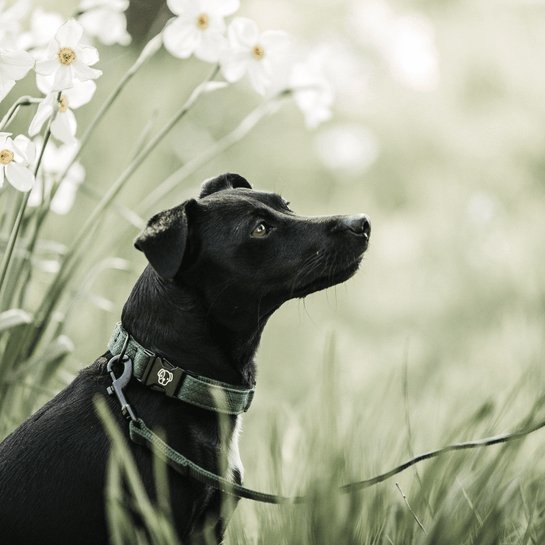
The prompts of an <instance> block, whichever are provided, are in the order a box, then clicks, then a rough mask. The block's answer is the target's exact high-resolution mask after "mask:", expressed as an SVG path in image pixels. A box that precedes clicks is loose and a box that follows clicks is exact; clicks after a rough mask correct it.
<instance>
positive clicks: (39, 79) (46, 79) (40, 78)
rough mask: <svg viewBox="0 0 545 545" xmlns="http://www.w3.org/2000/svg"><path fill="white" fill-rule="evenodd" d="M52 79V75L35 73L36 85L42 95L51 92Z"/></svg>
mask: <svg viewBox="0 0 545 545" xmlns="http://www.w3.org/2000/svg"><path fill="white" fill-rule="evenodd" d="M54 79H55V77H54V76H53V75H49V76H44V75H43V74H36V86H37V87H38V89H39V90H40V91H41V92H42V93H43V94H44V95H48V94H49V93H51V90H52V87H53V81H54Z"/></svg>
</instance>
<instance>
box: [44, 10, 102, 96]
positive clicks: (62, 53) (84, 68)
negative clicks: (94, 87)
mask: <svg viewBox="0 0 545 545" xmlns="http://www.w3.org/2000/svg"><path fill="white" fill-rule="evenodd" d="M82 35H83V28H82V26H81V25H80V24H79V23H78V22H76V21H74V19H70V20H69V21H67V22H66V23H64V25H62V26H61V27H60V28H59V30H58V31H57V33H56V34H55V38H54V39H53V40H51V42H50V43H49V47H48V52H47V58H46V59H45V60H43V61H39V62H37V63H36V72H37V73H38V74H41V75H44V76H49V75H51V74H54V81H53V90H54V91H62V90H64V89H69V88H70V87H72V86H73V85H74V79H75V80H78V81H87V80H90V79H96V78H98V77H99V76H101V75H102V72H101V71H100V70H96V69H95V68H91V66H92V65H93V64H95V63H97V62H98V51H97V50H96V48H94V47H92V46H86V45H83V44H81V43H80V40H81V37H82Z"/></svg>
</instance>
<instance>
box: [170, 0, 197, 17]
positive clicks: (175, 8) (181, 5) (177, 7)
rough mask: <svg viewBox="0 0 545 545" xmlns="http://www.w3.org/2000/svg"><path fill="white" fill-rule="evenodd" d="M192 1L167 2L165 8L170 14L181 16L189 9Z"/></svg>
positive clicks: (176, 0)
mask: <svg viewBox="0 0 545 545" xmlns="http://www.w3.org/2000/svg"><path fill="white" fill-rule="evenodd" d="M192 3H193V2H192V0H167V6H168V9H169V10H170V11H172V13H174V14H176V15H181V14H182V13H185V12H186V11H187V10H189V9H191V4H192Z"/></svg>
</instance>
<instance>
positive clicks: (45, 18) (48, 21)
mask: <svg viewBox="0 0 545 545" xmlns="http://www.w3.org/2000/svg"><path fill="white" fill-rule="evenodd" d="M63 23H64V19H63V17H62V16H61V15H60V14H59V13H56V12H54V11H45V10H44V9H42V8H40V7H37V8H36V9H35V10H34V11H33V12H32V16H31V19H30V29H31V31H30V33H29V34H30V44H29V46H30V47H42V46H45V45H47V44H48V43H49V41H50V40H51V39H53V37H54V36H55V33H56V32H57V30H58V29H59V27H60V26H62V24H63Z"/></svg>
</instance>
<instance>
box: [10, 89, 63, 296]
mask: <svg viewBox="0 0 545 545" xmlns="http://www.w3.org/2000/svg"><path fill="white" fill-rule="evenodd" d="M59 97H60V93H59V96H58V97H57V98H59ZM56 115H57V112H55V114H54V115H52V116H51V117H50V118H49V123H48V125H47V130H46V133H45V137H44V143H43V146H42V149H41V150H40V155H39V157H38V161H37V162H36V167H35V168H34V177H36V176H37V175H38V171H39V170H40V165H41V164H42V159H43V156H44V152H45V148H46V146H47V143H48V142H49V138H50V137H51V123H53V119H54V118H55V116H56ZM29 197H30V191H28V192H27V193H25V195H24V197H23V200H22V201H21V204H20V206H19V210H18V212H17V216H16V218H15V223H14V225H13V227H12V229H11V233H10V236H9V239H8V244H7V246H6V251H5V253H4V256H3V257H2V262H1V263H0V296H1V294H2V288H3V286H4V281H5V279H6V274H7V272H8V269H9V265H10V262H11V256H12V254H13V249H14V248H15V241H16V240H17V237H18V236H19V231H20V228H21V223H22V222H23V217H24V215H25V210H26V206H27V204H28V199H29ZM0 300H1V298H0Z"/></svg>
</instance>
